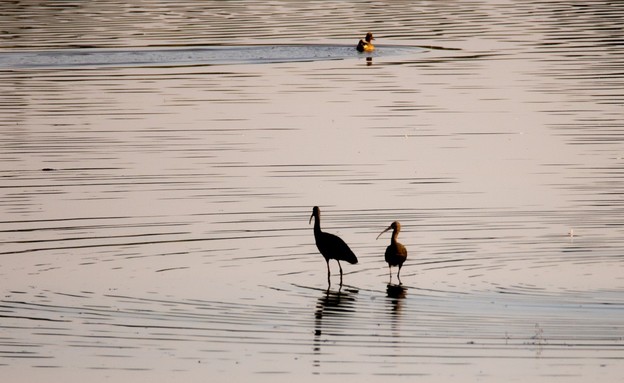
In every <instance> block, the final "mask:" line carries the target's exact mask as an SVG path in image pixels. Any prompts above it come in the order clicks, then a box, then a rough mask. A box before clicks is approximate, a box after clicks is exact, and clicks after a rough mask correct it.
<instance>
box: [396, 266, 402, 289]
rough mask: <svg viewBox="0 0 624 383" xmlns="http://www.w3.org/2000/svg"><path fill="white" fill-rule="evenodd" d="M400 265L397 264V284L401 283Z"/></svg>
mask: <svg viewBox="0 0 624 383" xmlns="http://www.w3.org/2000/svg"><path fill="white" fill-rule="evenodd" d="M401 266H402V265H399V271H397V278H398V279H399V285H402V284H403V283H401Z"/></svg>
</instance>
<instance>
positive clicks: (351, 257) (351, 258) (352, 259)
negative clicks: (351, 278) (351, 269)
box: [345, 253, 358, 265]
mask: <svg viewBox="0 0 624 383" xmlns="http://www.w3.org/2000/svg"><path fill="white" fill-rule="evenodd" d="M345 261H347V262H349V263H350V264H352V265H355V264H356V263H358V259H357V257H356V256H355V254H353V253H351V254H349V256H348V257H346V259H345Z"/></svg>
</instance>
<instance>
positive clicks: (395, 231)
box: [392, 229, 399, 243]
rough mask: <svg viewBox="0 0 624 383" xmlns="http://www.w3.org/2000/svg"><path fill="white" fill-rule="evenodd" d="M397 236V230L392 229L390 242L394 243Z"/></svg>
mask: <svg viewBox="0 0 624 383" xmlns="http://www.w3.org/2000/svg"><path fill="white" fill-rule="evenodd" d="M397 238H399V231H398V230H396V229H395V230H393V231H392V243H395V242H396V241H397Z"/></svg>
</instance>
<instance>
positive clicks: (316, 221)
mask: <svg viewBox="0 0 624 383" xmlns="http://www.w3.org/2000/svg"><path fill="white" fill-rule="evenodd" d="M314 232H315V233H320V232H321V214H320V213H319V214H318V215H315V216H314Z"/></svg>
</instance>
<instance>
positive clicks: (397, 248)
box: [377, 221, 407, 284]
mask: <svg viewBox="0 0 624 383" xmlns="http://www.w3.org/2000/svg"><path fill="white" fill-rule="evenodd" d="M390 229H392V230H393V231H392V239H391V240H390V246H388V247H387V248H386V256H385V258H386V262H388V270H389V271H390V281H392V266H399V271H398V272H397V278H398V279H399V284H401V277H400V276H399V274H401V267H402V266H403V262H405V260H406V259H407V249H406V248H405V246H403V245H402V244H400V243H399V242H397V237H398V236H399V231H401V224H400V223H399V221H394V222H392V224H391V225H390V226H388V227H387V228H386V229H385V230H384V231H382V232H381V233H379V235H378V236H377V239H379V237H381V235H382V234H383V233H385V232H386V231H388V230H390Z"/></svg>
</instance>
